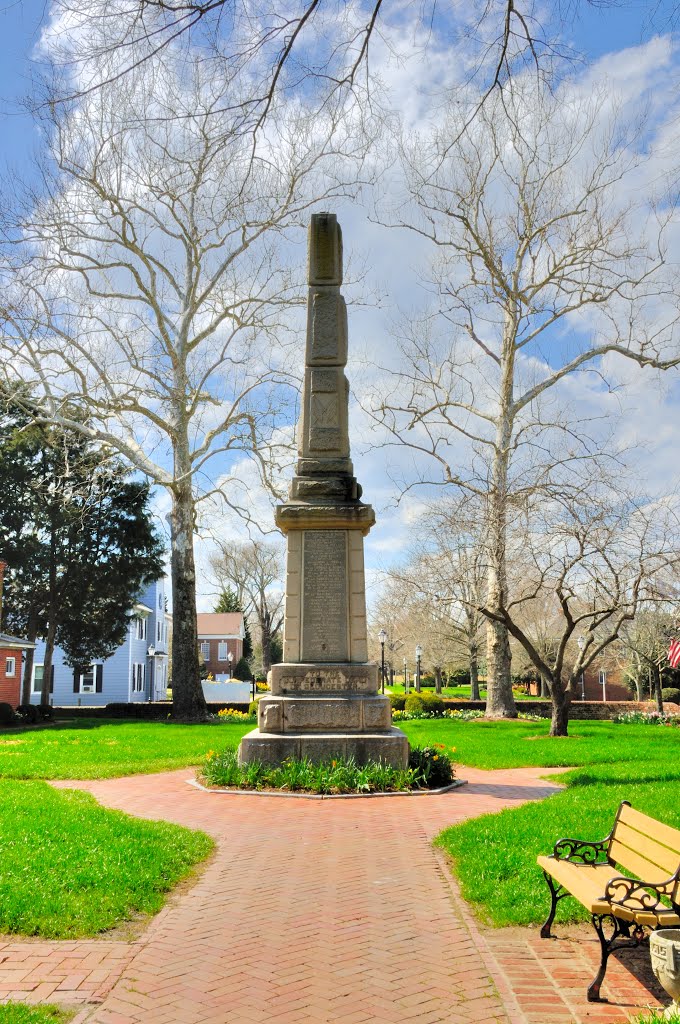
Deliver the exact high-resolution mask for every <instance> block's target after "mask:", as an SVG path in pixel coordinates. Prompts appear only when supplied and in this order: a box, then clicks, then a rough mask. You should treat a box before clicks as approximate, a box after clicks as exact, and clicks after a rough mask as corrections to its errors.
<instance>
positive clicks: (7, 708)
mask: <svg viewBox="0 0 680 1024" xmlns="http://www.w3.org/2000/svg"><path fill="white" fill-rule="evenodd" d="M16 722H17V716H16V715H15V714H14V708H13V707H12V705H11V704H5V703H0V725H15V724H16Z"/></svg>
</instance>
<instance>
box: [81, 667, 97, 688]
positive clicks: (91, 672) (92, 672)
mask: <svg viewBox="0 0 680 1024" xmlns="http://www.w3.org/2000/svg"><path fill="white" fill-rule="evenodd" d="M86 679H92V682H91V683H87V684H86V683H85V680H86ZM79 685H80V692H81V693H96V692H97V670H96V668H95V667H94V665H88V669H87V672H83V673H82V674H81V676H80V684H79Z"/></svg>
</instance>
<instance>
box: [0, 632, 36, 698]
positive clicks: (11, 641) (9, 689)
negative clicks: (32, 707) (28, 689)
mask: <svg viewBox="0 0 680 1024" xmlns="http://www.w3.org/2000/svg"><path fill="white" fill-rule="evenodd" d="M34 647H35V644H32V643H31V642H30V640H22V639H21V637H17V636H10V635H9V633H0V702H2V703H3V704H11V705H12V707H13V708H16V707H17V705H18V704H21V678H22V674H23V673H22V664H23V655H24V651H27V650H30V649H31V648H34Z"/></svg>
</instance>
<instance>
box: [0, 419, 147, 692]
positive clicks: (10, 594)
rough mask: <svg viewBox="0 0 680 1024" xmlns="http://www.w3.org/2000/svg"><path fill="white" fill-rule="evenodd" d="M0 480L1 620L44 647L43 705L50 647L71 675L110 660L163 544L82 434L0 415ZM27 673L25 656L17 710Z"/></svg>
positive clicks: (136, 491) (130, 483)
mask: <svg viewBox="0 0 680 1024" xmlns="http://www.w3.org/2000/svg"><path fill="white" fill-rule="evenodd" d="M70 415H71V416H74V417H75V416H76V415H77V414H76V411H75V410H71V411H70ZM0 476H1V478H2V481H3V488H2V496H0V551H2V553H3V556H4V558H5V559H6V561H7V563H8V571H7V588H6V591H7V592H6V600H5V602H4V605H3V616H4V619H5V621H6V622H7V623H8V624H9V625H10V626H11V627H12V628H13V629H15V630H16V631H17V632H20V633H26V635H27V638H28V639H29V640H31V641H34V640H35V639H36V637H38V636H43V637H44V638H45V641H46V648H45V657H44V669H43V683H42V693H41V702H42V703H43V704H48V703H49V693H50V681H51V668H52V659H53V654H54V648H55V645H57V644H58V645H60V646H61V647H62V648H63V650H64V652H65V655H66V660H67V663H68V664H69V665H72V666H73V667H74V668H81V667H82V666H84V665H88V664H89V663H90V662H91V661H93V660H94V659H99V658H107V657H109V655H110V654H111V653H112V652H113V651H114V650H115V649H116V648H117V647H119V646H120V644H121V643H122V642H123V640H124V638H125V633H126V631H127V629H128V628H129V622H130V615H131V609H132V607H133V605H134V603H135V601H136V600H137V599H138V598H139V594H140V591H141V590H142V589H143V587H144V586H145V585H147V584H148V583H150V582H152V581H153V580H155V579H158V577H159V576H161V575H162V573H163V550H164V549H163V543H162V541H161V539H160V538H159V536H158V534H157V532H156V529H155V528H154V525H153V521H152V519H151V515H150V513H149V508H148V504H149V487H148V484H146V483H144V482H143V481H139V480H135V479H133V478H132V475H131V473H130V470H129V468H128V467H126V466H125V465H124V464H123V463H122V462H121V460H120V459H119V458H116V457H114V456H113V453H112V452H111V450H110V449H105V448H102V447H101V446H98V445H94V444H93V443H92V442H91V441H89V440H88V438H87V437H86V436H85V435H84V434H83V433H82V432H80V431H74V430H68V429H66V430H65V429H62V428H60V427H55V426H43V425H38V424H35V423H34V422H32V420H31V418H30V417H29V416H27V415H26V414H25V413H24V411H23V410H22V409H21V408H17V407H16V406H15V405H14V404H12V403H9V404H8V405H5V406H4V407H3V408H2V413H1V414H0ZM31 655H32V652H31ZM32 667H33V659H32V656H30V657H28V658H27V660H26V665H25V674H24V679H23V686H22V694H23V701H24V703H28V702H29V701H30V694H31V675H32Z"/></svg>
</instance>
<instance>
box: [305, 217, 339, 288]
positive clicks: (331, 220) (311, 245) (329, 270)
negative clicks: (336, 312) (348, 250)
mask: <svg viewBox="0 0 680 1024" xmlns="http://www.w3.org/2000/svg"><path fill="white" fill-rule="evenodd" d="M308 252H309V266H308V278H309V283H310V284H332V285H338V286H339V285H341V284H342V230H341V228H340V225H339V224H338V219H337V217H336V215H335V214H334V213H315V214H314V216H313V217H312V219H311V221H310V224H309V233H308Z"/></svg>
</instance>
